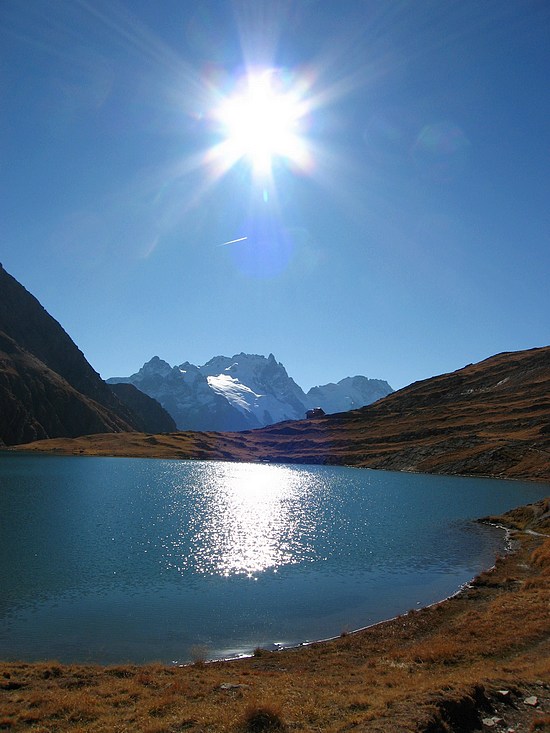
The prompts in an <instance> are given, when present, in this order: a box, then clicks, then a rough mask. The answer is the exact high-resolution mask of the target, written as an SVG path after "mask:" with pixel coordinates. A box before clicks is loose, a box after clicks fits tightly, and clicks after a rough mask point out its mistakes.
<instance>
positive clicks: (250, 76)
mask: <svg viewBox="0 0 550 733" xmlns="http://www.w3.org/2000/svg"><path fill="white" fill-rule="evenodd" d="M307 114H308V105H307V103H306V101H305V100H304V99H303V97H302V96H301V94H300V91H299V88H298V87H293V86H292V85H291V83H289V81H288V79H287V78H286V77H285V76H284V75H283V74H282V73H280V72H278V71H277V70H274V69H266V70H262V71H252V72H249V73H247V74H246V76H245V77H244V78H243V79H241V80H240V81H239V82H238V84H237V86H236V90H235V91H234V93H232V94H231V95H230V96H228V97H226V98H224V99H223V101H222V102H221V104H220V105H219V107H218V108H217V109H216V110H215V112H214V119H215V120H216V121H217V123H218V125H219V128H220V132H221V136H222V138H223V143H222V144H221V149H220V152H221V153H222V157H223V158H224V160H225V161H226V165H227V167H230V166H231V165H233V164H234V163H235V162H237V161H239V160H241V159H243V158H245V159H247V160H248V161H249V162H250V164H251V166H252V169H253V171H254V173H255V174H257V175H258V176H268V175H269V174H270V173H271V171H272V166H273V161H274V160H275V159H276V158H280V159H285V160H287V161H290V162H292V163H293V164H295V165H297V166H299V167H302V168H306V167H307V165H308V161H309V151H308V147H307V142H306V139H305V137H304V136H303V127H304V124H305V120H306V118H307Z"/></svg>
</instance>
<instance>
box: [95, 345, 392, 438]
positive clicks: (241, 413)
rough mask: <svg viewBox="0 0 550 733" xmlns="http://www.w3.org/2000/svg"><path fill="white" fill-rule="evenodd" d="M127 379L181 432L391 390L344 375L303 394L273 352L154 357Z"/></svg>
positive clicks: (295, 413) (291, 415) (332, 408)
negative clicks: (201, 358) (200, 358)
mask: <svg viewBox="0 0 550 733" xmlns="http://www.w3.org/2000/svg"><path fill="white" fill-rule="evenodd" d="M107 382H108V383H110V384H117V383H120V382H128V383H130V384H133V385H134V386H136V387H137V388H138V389H140V390H141V391H142V392H145V394H147V395H149V396H150V397H154V398H155V399H156V400H157V401H158V402H160V404H161V405H162V406H163V407H164V409H165V410H167V412H169V413H170V415H172V417H173V418H174V420H175V421H176V425H177V426H178V429H180V430H216V431H218V430H219V431H224V430H246V429H249V428H257V427H262V426H264V425H270V424H272V423H275V422H280V421H281V420H300V419H303V418H304V417H305V413H306V411H307V410H308V409H310V408H311V407H322V408H323V409H324V410H325V412H327V413H328V412H343V411H345V410H351V409H354V408H356V407H363V405H367V404H370V403H371V402H374V401H376V400H378V399H380V398H381V397H384V396H385V395H387V394H389V393H390V392H392V391H393V390H392V388H391V387H390V385H389V384H388V383H387V382H384V381H382V380H379V379H367V378H366V377H347V378H346V379H343V380H341V381H340V382H338V383H337V384H332V383H331V384H327V385H324V386H321V387H313V388H312V389H311V390H310V391H309V392H308V393H307V394H306V393H305V392H304V391H303V390H302V388H301V387H300V386H298V385H297V384H296V382H295V381H294V380H293V379H292V378H291V377H289V375H288V373H287V371H286V369H285V368H284V366H283V365H282V364H281V363H280V362H277V361H276V359H275V357H274V356H273V354H270V355H269V356H268V357H267V358H266V357H265V356H259V355H256V354H235V356H232V357H228V356H215V357H214V358H213V359H211V360H210V361H209V362H207V363H206V364H204V365H203V366H195V365H194V364H190V363H189V362H184V363H183V364H180V365H179V366H174V367H172V366H170V364H168V363H167V362H166V361H163V360H162V359H159V357H158V356H154V357H153V358H152V359H151V360H150V361H148V362H146V363H145V364H144V365H143V366H142V368H141V369H140V370H139V371H138V372H136V373H135V374H132V375H131V376H130V377H111V379H108V380H107Z"/></svg>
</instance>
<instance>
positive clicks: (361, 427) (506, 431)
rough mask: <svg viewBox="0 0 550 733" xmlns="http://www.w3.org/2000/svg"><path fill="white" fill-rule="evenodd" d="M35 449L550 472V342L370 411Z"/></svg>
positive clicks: (510, 474)
mask: <svg viewBox="0 0 550 733" xmlns="http://www.w3.org/2000/svg"><path fill="white" fill-rule="evenodd" d="M30 447H31V448H34V449H37V450H56V451H63V452H69V453H71V452H81V451H84V452H86V453H89V454H93V455H135V456H142V455H155V456H163V457H168V456H174V457H180V458H201V459H209V458H210V459H221V460H243V461H276V462H288V463H330V464H347V465H353V466H364V467H370V468H382V469H388V470H406V471H419V472H424V473H446V474H464V475H466V474H471V475H480V476H501V477H506V478H529V479H538V480H541V481H550V346H547V347H544V348H540V349H530V350H528V351H519V352H514V353H504V354H498V355H497V356H493V357H491V358H490V359H486V360H485V361H482V362H480V363H478V364H470V365H469V366H467V367H464V368H463V369H460V370H458V371H456V372H453V373H451V374H443V375H441V376H438V377H433V378H431V379H427V380H424V381H422V382H417V383H415V384H412V385H410V386H409V387H406V388H405V389H402V390H399V391H398V392H394V393H393V394H391V395H389V396H388V397H385V398H384V399H383V400H380V401H379V402H376V403H375V404H373V405H369V406H367V407H363V408H362V409H360V410H353V411H351V412H346V413H339V414H336V415H326V416H325V417H321V418H315V419H312V420H302V421H299V422H287V423H280V424H278V425H271V426H268V427H265V428H262V429H259V430H252V431H248V432H245V433H239V434H228V433H226V434H223V433H182V434H177V435H165V436H158V439H157V440H156V442H155V444H154V445H152V444H151V443H150V442H146V441H145V440H144V439H141V438H138V439H136V440H132V442H131V443H130V442H129V441H128V439H127V438H126V437H125V436H123V435H121V436H92V437H89V438H85V439H79V440H76V441H49V442H48V443H38V444H35V445H34V446H30Z"/></svg>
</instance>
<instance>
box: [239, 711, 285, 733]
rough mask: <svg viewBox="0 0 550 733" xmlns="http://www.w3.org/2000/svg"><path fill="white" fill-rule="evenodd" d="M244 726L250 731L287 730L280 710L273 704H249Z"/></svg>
mask: <svg viewBox="0 0 550 733" xmlns="http://www.w3.org/2000/svg"><path fill="white" fill-rule="evenodd" d="M242 728H243V729H244V730H245V731H249V732H250V733H262V731H284V730H286V726H285V724H284V723H283V721H282V719H281V716H280V712H279V710H278V709H277V708H276V707H274V706H273V705H251V706H249V707H248V708H247V709H246V711H245V714H244V718H243V725H242Z"/></svg>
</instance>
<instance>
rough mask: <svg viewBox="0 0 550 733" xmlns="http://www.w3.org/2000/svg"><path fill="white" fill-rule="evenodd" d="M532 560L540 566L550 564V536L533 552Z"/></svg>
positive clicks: (543, 566)
mask: <svg viewBox="0 0 550 733" xmlns="http://www.w3.org/2000/svg"><path fill="white" fill-rule="evenodd" d="M531 562H532V563H533V565H536V566H537V567H539V568H545V567H548V566H549V565H550V538H549V539H547V540H545V541H544V542H543V544H542V545H541V546H540V547H537V549H536V550H534V551H533V552H532V554H531Z"/></svg>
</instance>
